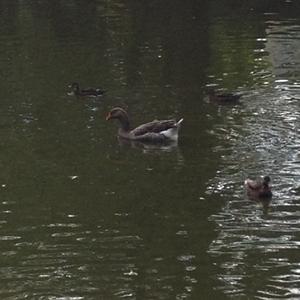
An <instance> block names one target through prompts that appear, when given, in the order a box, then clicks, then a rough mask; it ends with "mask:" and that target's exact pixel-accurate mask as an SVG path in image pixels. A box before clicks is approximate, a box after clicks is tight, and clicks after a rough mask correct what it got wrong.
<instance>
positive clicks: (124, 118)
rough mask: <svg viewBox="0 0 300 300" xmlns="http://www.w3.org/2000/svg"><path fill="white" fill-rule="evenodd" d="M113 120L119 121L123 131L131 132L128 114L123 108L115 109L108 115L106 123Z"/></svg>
mask: <svg viewBox="0 0 300 300" xmlns="http://www.w3.org/2000/svg"><path fill="white" fill-rule="evenodd" d="M112 119H117V120H119V122H120V124H121V128H122V129H123V130H126V131H129V129H130V124H129V117H128V114H127V112H126V111H125V110H124V109H123V108H121V107H115V108H113V109H112V110H111V111H110V112H109V113H108V114H107V115H106V121H108V120H112Z"/></svg>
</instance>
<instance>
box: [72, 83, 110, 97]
mask: <svg viewBox="0 0 300 300" xmlns="http://www.w3.org/2000/svg"><path fill="white" fill-rule="evenodd" d="M69 88H70V90H71V91H70V93H69V95H75V96H80V97H98V96H102V95H103V94H104V93H105V91H104V90H103V89H100V88H85V89H80V87H79V84H78V83H77V82H73V83H71V84H70V85H69Z"/></svg>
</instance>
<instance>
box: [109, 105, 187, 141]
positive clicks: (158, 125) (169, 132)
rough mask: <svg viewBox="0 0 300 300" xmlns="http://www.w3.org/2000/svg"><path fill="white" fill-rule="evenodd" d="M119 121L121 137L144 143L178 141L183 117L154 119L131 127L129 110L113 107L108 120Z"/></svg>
mask: <svg viewBox="0 0 300 300" xmlns="http://www.w3.org/2000/svg"><path fill="white" fill-rule="evenodd" d="M112 119H117V120H118V121H119V126H120V127H119V130H118V135H119V137H121V138H124V139H127V140H131V141H138V142H143V143H168V142H177V140H178V131H179V129H180V125H181V123H182V121H183V119H180V120H179V121H178V122H177V121H176V120H173V119H171V120H154V121H152V122H149V123H145V124H142V125H140V126H138V127H136V128H134V129H131V126H130V121H129V117H128V114H127V112H126V111H125V110H124V109H122V108H120V107H115V108H113V109H112V110H111V111H110V112H109V113H108V114H107V116H106V120H112Z"/></svg>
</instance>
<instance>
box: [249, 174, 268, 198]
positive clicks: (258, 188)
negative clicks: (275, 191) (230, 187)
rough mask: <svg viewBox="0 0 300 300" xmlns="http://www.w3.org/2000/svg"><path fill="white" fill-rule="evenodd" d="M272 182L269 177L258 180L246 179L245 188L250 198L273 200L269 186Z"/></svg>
mask: <svg viewBox="0 0 300 300" xmlns="http://www.w3.org/2000/svg"><path fill="white" fill-rule="evenodd" d="M270 182H271V178H270V177H269V176H265V177H263V178H262V179H258V180H251V179H246V180H245V188H246V191H247V194H248V196H249V197H250V198H271V197H272V191H271V187H270V185H269V183H270Z"/></svg>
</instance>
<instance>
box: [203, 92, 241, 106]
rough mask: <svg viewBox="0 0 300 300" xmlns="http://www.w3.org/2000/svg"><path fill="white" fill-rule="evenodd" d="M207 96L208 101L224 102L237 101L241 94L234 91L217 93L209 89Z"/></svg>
mask: <svg viewBox="0 0 300 300" xmlns="http://www.w3.org/2000/svg"><path fill="white" fill-rule="evenodd" d="M208 97H209V100H210V101H214V102H218V103H224V104H226V103H237V102H238V101H239V100H240V98H241V97H242V95H241V94H234V93H217V92H216V91H215V90H209V91H208Z"/></svg>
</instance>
